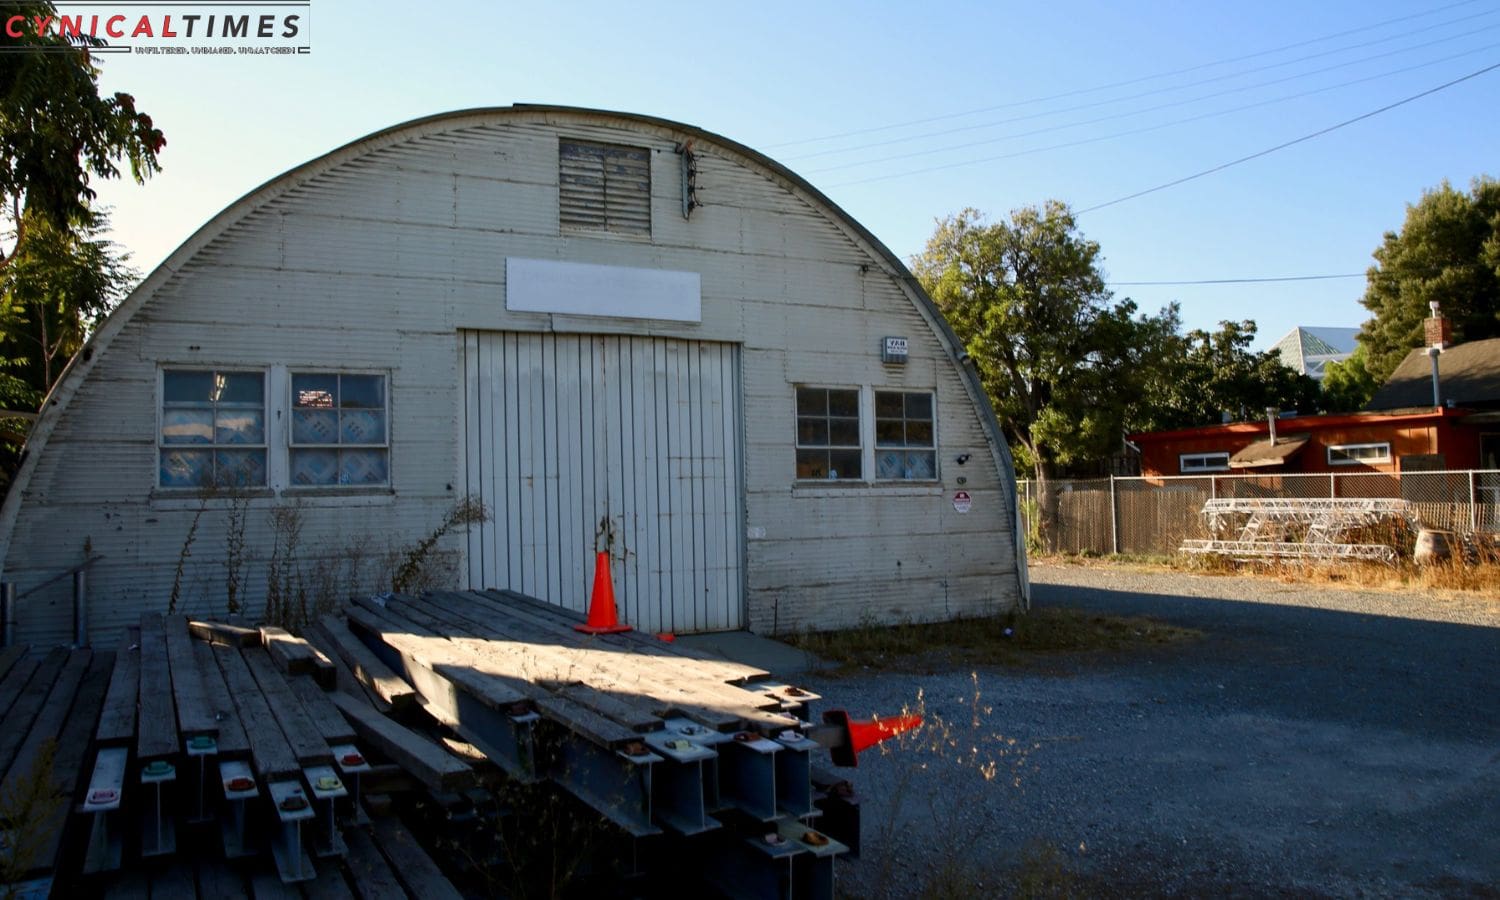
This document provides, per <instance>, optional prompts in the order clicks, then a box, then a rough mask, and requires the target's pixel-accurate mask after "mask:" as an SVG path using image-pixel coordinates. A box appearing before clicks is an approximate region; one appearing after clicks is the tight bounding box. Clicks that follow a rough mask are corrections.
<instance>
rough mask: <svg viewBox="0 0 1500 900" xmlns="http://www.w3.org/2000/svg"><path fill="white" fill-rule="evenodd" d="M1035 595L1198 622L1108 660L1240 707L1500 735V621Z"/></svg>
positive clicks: (1441, 733)
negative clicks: (1176, 636)
mask: <svg viewBox="0 0 1500 900" xmlns="http://www.w3.org/2000/svg"><path fill="white" fill-rule="evenodd" d="M1033 601H1034V603H1035V605H1036V606H1056V607H1061V608H1074V609H1087V610H1092V611H1097V612H1104V613H1110V614H1113V615H1128V616H1137V615H1149V616H1155V617H1158V618H1160V619H1163V620H1165V621H1167V622H1170V623H1172V624H1175V625H1181V626H1185V627H1190V628H1196V629H1200V630H1202V631H1203V632H1204V633H1205V635H1206V637H1205V638H1204V639H1203V640H1201V641H1196V642H1191V643H1185V644H1182V645H1177V646H1173V647H1170V648H1166V649H1163V650H1160V651H1156V652H1152V653H1150V654H1145V655H1136V656H1127V657H1118V658H1114V659H1112V660H1111V665H1112V666H1122V667H1123V669H1122V672H1121V673H1122V674H1133V675H1136V676H1144V677H1148V678H1160V679H1166V680H1170V681H1173V682H1179V683H1180V682H1183V681H1186V682H1189V683H1193V684H1194V685H1195V686H1196V689H1197V690H1201V692H1202V693H1203V694H1204V695H1205V697H1206V698H1209V699H1211V698H1212V697H1213V696H1215V695H1217V696H1219V697H1221V698H1222V700H1223V702H1224V703H1225V705H1233V706H1237V707H1240V708H1241V709H1243V710H1245V711H1246V712H1255V711H1261V712H1266V713H1270V714H1274V715H1277V716H1285V717H1289V718H1295V719H1307V720H1316V721H1320V722H1326V723H1333V724H1344V725H1350V726H1376V727H1381V728H1389V729H1395V730H1399V731H1404V732H1408V733H1411V734H1413V735H1416V736H1421V737H1426V738H1451V739H1459V740H1472V739H1476V738H1478V739H1483V738H1495V737H1497V736H1500V691H1497V690H1496V689H1495V686H1496V685H1497V684H1500V629H1496V628H1490V627H1484V626H1478V625H1460V624H1453V623H1448V622H1432V621H1423V620H1417V619H1407V618H1396V617H1392V616H1381V615H1369V614H1361V613H1352V612H1343V611H1336V610H1327V609H1317V608H1308V607H1304V606H1286V605H1277V604H1274V603H1264V602H1245V601H1236V600H1221V599H1214V598H1205V597H1193V596H1186V595H1182V596H1174V595H1162V594H1149V593H1138V592H1133V591H1114V590H1104V589H1099V588H1089V587H1079V586H1072V585H1055V584H1036V585H1033ZM1414 602H1420V598H1417V600H1416V601H1414Z"/></svg>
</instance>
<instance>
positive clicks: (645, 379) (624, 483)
mask: <svg viewBox="0 0 1500 900" xmlns="http://www.w3.org/2000/svg"><path fill="white" fill-rule="evenodd" d="M463 357H464V384H465V391H464V408H465V413H464V436H465V440H464V448H465V464H464V472H465V489H466V490H467V491H468V492H469V493H470V494H471V495H473V496H476V497H479V498H480V499H481V500H482V501H483V502H484V503H485V504H486V505H487V506H488V507H489V508H490V509H492V510H493V511H494V514H495V515H494V519H493V520H492V521H491V522H488V523H486V524H485V525H484V526H482V527H479V528H475V529H473V530H471V531H470V533H469V544H468V554H469V584H470V586H471V587H475V588H485V587H504V588H510V589H512V590H518V591H522V592H524V593H527V594H530V595H532V596H535V597H540V598H542V599H544V600H547V601H548V602H551V603H555V604H557V605H559V606H564V607H567V608H569V609H573V610H575V611H577V612H580V613H582V612H585V611H586V610H587V609H588V603H589V599H590V590H591V587H592V584H593V566H594V554H595V553H596V552H598V551H600V550H608V551H609V552H610V556H611V560H612V563H613V576H612V577H613V578H614V587H615V596H616V601H617V607H618V609H619V612H620V615H621V616H622V617H623V618H624V620H625V621H627V622H630V623H631V624H633V625H635V626H636V627H639V628H641V629H645V630H649V631H654V632H662V631H673V632H694V631H722V630H725V629H730V628H739V627H741V625H742V624H743V622H744V599H743V590H742V589H743V577H744V576H743V571H742V569H741V560H742V554H741V543H742V539H741V535H740V531H741V523H742V522H743V520H744V515H743V511H742V509H741V505H740V500H741V497H742V492H741V488H740V478H739V473H740V466H739V450H740V440H739V421H740V415H739V412H740V411H739V403H738V398H739V377H738V376H739V353H738V348H736V347H735V346H733V345H731V344H718V343H698V342H690V341H680V340H668V339H662V338H642V337H595V336H589V335H552V334H524V333H519V334H518V333H494V332H465V334H464V335H463Z"/></svg>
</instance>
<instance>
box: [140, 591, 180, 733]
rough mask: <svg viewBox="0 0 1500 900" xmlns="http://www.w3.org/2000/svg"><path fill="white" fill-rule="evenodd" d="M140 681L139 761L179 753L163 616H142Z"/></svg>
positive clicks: (148, 614)
mask: <svg viewBox="0 0 1500 900" xmlns="http://www.w3.org/2000/svg"><path fill="white" fill-rule="evenodd" d="M140 643H141V681H140V687H139V690H138V691H137V697H138V699H137V701H136V709H137V713H138V716H139V718H138V720H137V722H136V731H135V756H136V759H137V760H138V761H140V762H146V761H147V760H151V759H159V758H161V757H164V756H171V755H173V754H175V753H177V752H178V749H179V747H178V743H177V714H176V712H175V709H174V704H173V701H172V672H171V668H170V666H169V663H168V662H167V636H166V634H165V633H164V632H163V631H162V623H161V616H160V615H158V614H155V613H147V614H146V615H143V616H141V641H140Z"/></svg>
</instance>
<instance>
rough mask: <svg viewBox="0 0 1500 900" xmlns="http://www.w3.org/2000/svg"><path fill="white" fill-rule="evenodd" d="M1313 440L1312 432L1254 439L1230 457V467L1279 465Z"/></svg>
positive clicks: (1249, 467) (1254, 467)
mask: <svg viewBox="0 0 1500 900" xmlns="http://www.w3.org/2000/svg"><path fill="white" fill-rule="evenodd" d="M1310 440H1312V434H1311V433H1310V432H1309V433H1303V434H1285V435H1279V436H1278V437H1277V438H1276V439H1275V440H1274V441H1273V440H1271V439H1270V438H1263V439H1261V440H1258V441H1254V442H1252V443H1250V444H1248V445H1246V446H1245V447H1244V448H1242V449H1240V450H1239V451H1237V452H1236V453H1235V454H1234V455H1233V456H1231V457H1229V468H1231V469H1259V468H1262V467H1265V466H1279V465H1282V464H1284V463H1285V462H1286V461H1287V460H1289V459H1291V458H1292V457H1293V456H1296V455H1297V451H1299V450H1301V449H1302V448H1303V447H1305V446H1307V442H1308V441H1310Z"/></svg>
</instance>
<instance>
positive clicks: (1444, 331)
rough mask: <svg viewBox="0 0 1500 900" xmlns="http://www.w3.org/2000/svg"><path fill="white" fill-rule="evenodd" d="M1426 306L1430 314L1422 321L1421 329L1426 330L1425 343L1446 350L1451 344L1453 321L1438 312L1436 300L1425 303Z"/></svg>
mask: <svg viewBox="0 0 1500 900" xmlns="http://www.w3.org/2000/svg"><path fill="white" fill-rule="evenodd" d="M1427 306H1428V307H1429V308H1430V309H1431V310H1432V315H1431V316H1430V317H1429V318H1427V319H1425V320H1424V321H1423V322H1422V326H1423V330H1424V331H1425V332H1426V334H1425V337H1426V341H1425V343H1426V344H1427V346H1428V347H1436V348H1438V349H1439V350H1447V349H1448V348H1449V347H1451V346H1453V323H1452V322H1450V321H1448V319H1447V318H1446V317H1444V316H1443V315H1442V314H1441V313H1439V312H1438V302H1437V301H1436V300H1434V301H1432V302H1431V303H1429V304H1427Z"/></svg>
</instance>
